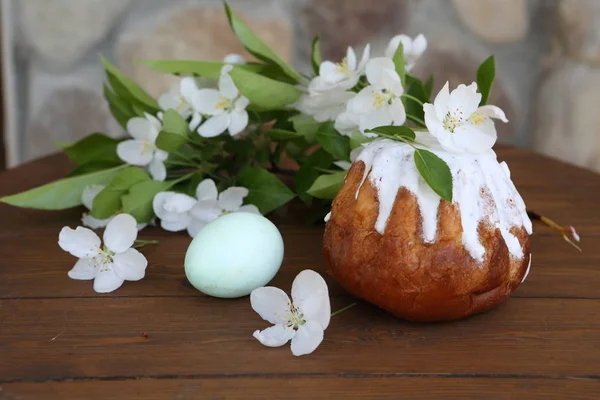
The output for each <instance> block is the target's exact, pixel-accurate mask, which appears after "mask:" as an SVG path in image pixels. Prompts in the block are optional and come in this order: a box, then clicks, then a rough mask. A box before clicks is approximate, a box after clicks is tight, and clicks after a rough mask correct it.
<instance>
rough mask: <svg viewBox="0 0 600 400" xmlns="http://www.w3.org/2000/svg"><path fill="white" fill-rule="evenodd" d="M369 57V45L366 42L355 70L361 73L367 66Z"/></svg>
mask: <svg viewBox="0 0 600 400" xmlns="http://www.w3.org/2000/svg"><path fill="white" fill-rule="evenodd" d="M370 58H371V45H370V44H368V43H367V45H366V46H365V49H364V50H363V54H362V58H361V59H360V63H359V64H358V68H357V69H356V70H357V72H359V73H361V74H362V72H363V70H364V69H365V67H366V66H367V63H368V62H369V59H370Z"/></svg>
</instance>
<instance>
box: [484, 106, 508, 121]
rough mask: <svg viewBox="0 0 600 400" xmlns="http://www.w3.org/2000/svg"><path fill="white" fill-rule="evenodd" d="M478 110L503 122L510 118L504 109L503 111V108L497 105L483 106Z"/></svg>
mask: <svg viewBox="0 0 600 400" xmlns="http://www.w3.org/2000/svg"><path fill="white" fill-rule="evenodd" d="M477 112H478V113H479V114H481V115H483V116H486V117H488V118H496V119H499V120H500V121H502V122H505V123H506V122H508V120H507V119H506V115H505V114H504V111H502V109H501V108H500V107H497V106H492V105H487V106H481V107H479V108H478V109H477Z"/></svg>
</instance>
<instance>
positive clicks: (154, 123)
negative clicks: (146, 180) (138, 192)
mask: <svg viewBox="0 0 600 400" xmlns="http://www.w3.org/2000/svg"><path fill="white" fill-rule="evenodd" d="M145 116H146V118H140V117H135V118H131V119H130V120H129V121H127V133H129V135H130V136H131V137H132V138H133V139H130V140H125V141H123V142H121V143H119V144H118V146H117V154H118V156H119V158H120V159H121V160H123V161H125V162H126V163H128V164H131V165H136V166H138V167H144V166H147V167H148V171H149V172H150V175H152V178H153V179H154V180H157V181H164V180H165V179H166V178H167V169H166V167H165V164H164V161H165V160H166V159H167V158H168V157H169V153H167V152H166V151H164V150H160V149H159V148H157V147H156V144H155V143H156V138H157V137H158V133H159V132H160V130H161V128H162V124H161V122H160V121H159V120H158V119H157V118H156V117H154V116H152V115H150V114H147V113H145Z"/></svg>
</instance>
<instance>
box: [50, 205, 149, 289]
mask: <svg viewBox="0 0 600 400" xmlns="http://www.w3.org/2000/svg"><path fill="white" fill-rule="evenodd" d="M137 232H138V231H137V229H136V222H135V219H134V218H133V217H132V216H131V215H129V214H119V215H117V216H115V217H114V218H113V219H112V220H111V221H110V222H109V223H108V225H107V226H106V230H105V231H104V236H103V238H104V246H103V247H102V243H101V241H100V238H99V237H98V235H96V234H95V233H94V231H92V230H90V229H88V228H84V227H81V226H78V227H77V229H71V228H69V227H68V226H65V227H64V228H62V230H61V231H60V234H59V236H58V245H59V246H60V247H61V248H62V249H63V250H64V251H67V252H69V253H71V254H72V255H73V256H75V257H77V258H79V261H77V263H75V266H74V267H73V268H72V269H71V270H70V271H69V273H68V275H69V277H70V278H71V279H81V280H91V279H93V280H94V290H95V291H96V292H98V293H108V292H112V291H113V290H116V289H118V288H119V287H120V286H121V285H122V284H123V282H124V281H126V280H127V281H138V280H140V279H142V278H143V277H144V275H145V273H146V266H147V265H148V261H147V260H146V257H144V256H143V255H142V254H141V253H140V252H139V251H137V250H136V249H132V248H131V246H133V243H134V242H135V239H136V238H137Z"/></svg>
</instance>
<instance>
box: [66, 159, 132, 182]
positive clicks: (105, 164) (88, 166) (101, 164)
mask: <svg viewBox="0 0 600 400" xmlns="http://www.w3.org/2000/svg"><path fill="white" fill-rule="evenodd" d="M122 164H123V163H122V162H121V161H102V160H100V161H90V162H87V163H85V164H81V165H80V166H78V167H77V168H75V169H74V170H73V171H71V172H69V174H68V175H67V178H70V177H72V176H78V175H84V174H89V173H92V172H97V171H102V170H105V169H110V168H114V167H118V166H119V165H122Z"/></svg>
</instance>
